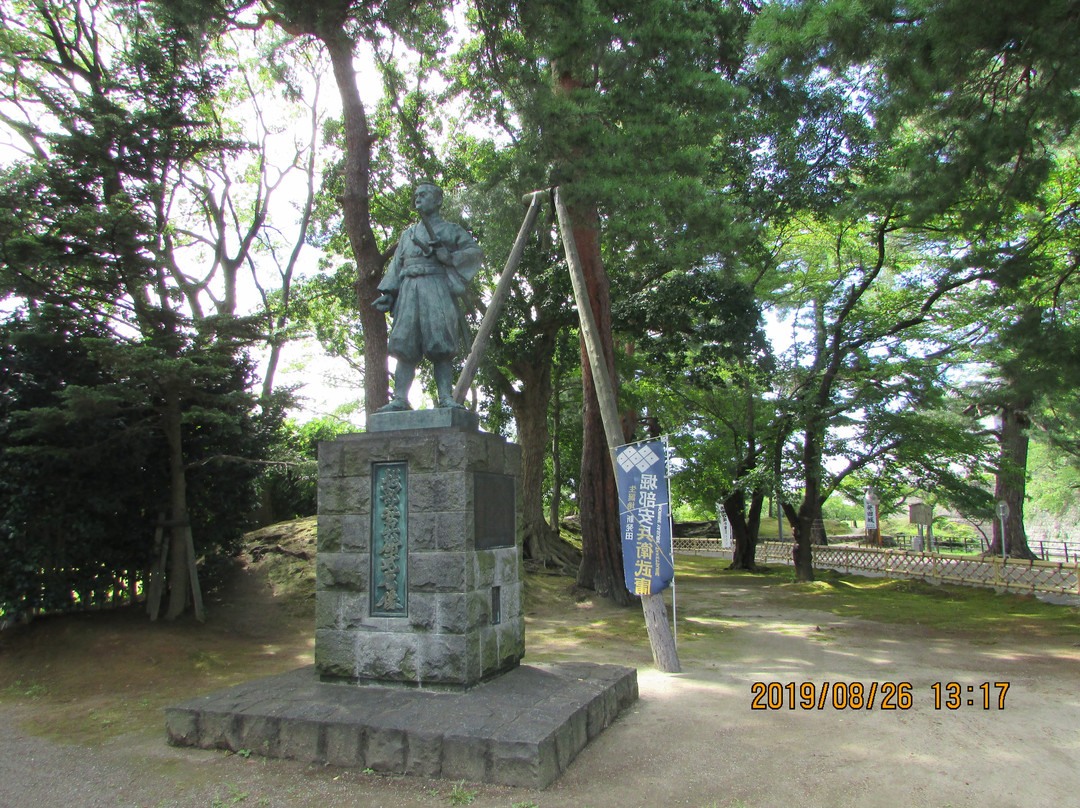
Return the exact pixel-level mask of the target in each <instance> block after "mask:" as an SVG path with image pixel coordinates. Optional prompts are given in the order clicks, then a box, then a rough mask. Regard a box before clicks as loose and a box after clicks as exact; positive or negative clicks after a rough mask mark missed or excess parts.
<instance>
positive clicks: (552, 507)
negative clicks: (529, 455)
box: [548, 377, 562, 535]
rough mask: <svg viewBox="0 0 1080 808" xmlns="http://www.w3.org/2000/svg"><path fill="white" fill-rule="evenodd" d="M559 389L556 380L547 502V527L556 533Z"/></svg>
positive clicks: (559, 507)
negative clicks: (548, 501) (548, 500)
mask: <svg viewBox="0 0 1080 808" xmlns="http://www.w3.org/2000/svg"><path fill="white" fill-rule="evenodd" d="M558 378H559V377H557V379H558ZM560 389H561V385H560V384H559V383H558V381H556V383H555V389H554V395H553V396H552V406H551V432H550V434H551V501H550V503H549V504H548V527H549V528H550V529H551V530H552V532H554V533H555V534H556V535H558V533H559V521H560V520H559V515H560V512H561V510H562V453H561V452H560V451H559V431H560V430H561V428H562V399H561V398H560V397H559V393H560Z"/></svg>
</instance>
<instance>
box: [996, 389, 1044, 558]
mask: <svg viewBox="0 0 1080 808" xmlns="http://www.w3.org/2000/svg"><path fill="white" fill-rule="evenodd" d="M1030 405H1031V402H1030V401H1017V402H1013V403H1010V404H1006V405H1005V406H1003V407H1002V408H1001V452H1000V456H999V459H998V468H997V475H996V479H995V485H994V498H995V499H996V501H997V502H1005V503H1007V504H1008V506H1009V516H1008V518H1006V520H1005V552H1006V554H1007V555H1008V556H1009V557H1010V558H1023V559H1031V560H1034V559H1037V558H1038V556H1036V555H1035V554H1034V553H1033V552H1031V548H1029V547H1028V542H1027V533H1026V532H1025V530H1024V497H1025V494H1026V491H1027V457H1028V434H1027V430H1028V427H1029V426H1031V421H1030V419H1029V418H1028V415H1027V408H1028V407H1029V406H1030ZM1001 540H1002V536H1001V520H1000V519H998V518H995V519H994V534H993V539H992V541H991V543H990V553H991V554H992V555H995V556H1001Z"/></svg>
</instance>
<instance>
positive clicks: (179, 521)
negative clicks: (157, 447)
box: [161, 383, 191, 620]
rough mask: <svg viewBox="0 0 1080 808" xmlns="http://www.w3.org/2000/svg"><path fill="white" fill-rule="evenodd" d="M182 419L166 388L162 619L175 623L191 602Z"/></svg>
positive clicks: (173, 392) (172, 389)
mask: <svg viewBox="0 0 1080 808" xmlns="http://www.w3.org/2000/svg"><path fill="white" fill-rule="evenodd" d="M182 417H183V413H182V411H181V402H180V393H179V391H178V390H176V388H175V387H174V386H173V385H172V384H168V383H167V385H166V389H165V411H164V412H163V413H162V414H161V425H162V430H163V431H164V433H165V441H166V444H167V445H168V448H169V501H170V509H171V515H170V522H171V527H170V532H171V534H172V541H171V542H170V543H169V563H168V570H167V572H166V576H165V586H166V588H167V589H168V592H169V600H168V605H167V606H166V608H165V619H166V620H175V619H176V618H177V617H179V616H180V615H182V614H183V613H184V611H185V610H186V609H187V607H188V604H189V603H190V600H189V599H188V594H189V592H190V589H191V578H190V572H189V561H188V543H187V541H186V539H187V535H188V534H187V533H185V532H184V531H185V530H187V531H188V532H190V530H191V526H190V525H189V524H188V508H187V473H186V470H185V468H184V446H183V437H182Z"/></svg>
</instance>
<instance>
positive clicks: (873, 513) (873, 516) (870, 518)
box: [864, 497, 878, 530]
mask: <svg viewBox="0 0 1080 808" xmlns="http://www.w3.org/2000/svg"><path fill="white" fill-rule="evenodd" d="M864 504H865V505H866V529H867V530H877V529H878V523H877V503H876V502H874V501H873V500H872V499H870V498H869V497H868V498H867V499H866V500H865V501H864Z"/></svg>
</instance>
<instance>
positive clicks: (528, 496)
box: [502, 339, 579, 573]
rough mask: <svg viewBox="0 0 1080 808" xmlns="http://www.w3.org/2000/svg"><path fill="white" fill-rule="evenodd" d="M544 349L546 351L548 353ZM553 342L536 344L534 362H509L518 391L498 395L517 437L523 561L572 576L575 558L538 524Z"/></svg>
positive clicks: (508, 388) (573, 550) (509, 389)
mask: <svg viewBox="0 0 1080 808" xmlns="http://www.w3.org/2000/svg"><path fill="white" fill-rule="evenodd" d="M545 346H551V349H550V350H547V349H545ZM553 346H554V341H553V339H541V340H539V342H538V344H537V346H536V347H537V349H538V352H539V353H540V354H541V355H540V357H539V358H537V357H531V359H532V360H533V361H526V360H525V359H524V358H523V359H519V360H518V361H516V362H514V363H513V371H514V374H515V375H516V376H517V378H518V379H519V380H520V381H521V391H520V392H518V391H516V390H514V388H513V387H512V386H511V385H509V384H506V385H502V387H503V390H502V391H503V393H504V395H506V399H507V401H509V402H510V407H511V409H513V412H514V421H515V423H516V424H517V433H518V434H517V438H518V443H519V444H520V446H521V466H522V480H521V485H522V503H521V520H522V533H523V536H524V539H523V540H524V549H525V557H526V558H528V559H531V560H532V561H535V562H538V563H540V564H542V565H543V566H545V567H547V566H554V567H560V568H563V569H565V570H567V571H569V572H572V573H573V572H576V571H577V566H578V563H579V556H578V553H577V550H576V548H574V546H573V545H571V544H570V543H569V542H565V541H563V540H562V539H561V538H560V537H559V532H558V529H557V527H556V529H554V530H553V529H552V528H551V527H550V526H549V525H548V523H547V522H546V521H545V519H544V455H545V454H546V452H547V448H548V445H549V443H550V441H551V434H550V432H549V431H548V425H547V413H548V407H549V405H550V403H551V397H552V383H551V369H552V363H551V356H552V351H553Z"/></svg>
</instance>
